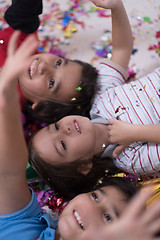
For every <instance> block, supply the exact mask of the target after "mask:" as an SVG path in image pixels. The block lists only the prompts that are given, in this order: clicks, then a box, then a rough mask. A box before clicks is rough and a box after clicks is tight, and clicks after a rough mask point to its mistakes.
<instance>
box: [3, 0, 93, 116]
mask: <svg viewBox="0 0 160 240" xmlns="http://www.w3.org/2000/svg"><path fill="white" fill-rule="evenodd" d="M41 13H42V0H35V1H30V0H13V1H12V5H11V6H10V7H9V8H8V9H7V11H6V13H5V16H4V18H5V20H6V21H7V23H8V24H9V27H8V28H6V29H4V30H2V31H0V39H1V40H3V44H0V52H1V55H0V67H1V68H2V66H3V63H4V61H5V58H6V49H7V45H8V41H9V39H10V37H11V35H12V33H13V32H14V30H15V29H18V30H21V31H22V34H21V36H20V38H19V44H21V43H22V41H23V40H24V39H25V38H26V36H28V34H29V33H33V32H35V35H36V34H37V33H36V30H37V28H38V26H39V18H38V15H39V14H41ZM96 79H97V71H96V69H95V68H94V67H92V66H91V65H90V64H88V63H85V62H81V61H78V60H68V59H64V58H62V57H59V56H56V55H53V54H48V53H41V54H38V53H37V54H34V55H33V58H32V62H31V64H30V66H29V67H28V68H26V69H24V71H23V72H22V73H21V75H20V76H18V85H19V92H20V95H21V103H22V109H23V111H26V108H25V107H26V105H27V106H28V108H27V109H28V111H29V112H31V113H32V114H33V111H32V109H34V110H35V112H38V113H41V114H40V115H41V117H43V120H46V121H47V120H48V121H51V120H52V121H55V120H57V119H60V118H61V117H63V116H65V115H67V114H69V113H72V114H73V113H74V114H82V115H87V116H88V111H89V110H90V107H91V103H92V99H93V97H94V94H95V92H96ZM76 89H77V90H76ZM26 100H27V102H26ZM46 101H47V102H46ZM24 105H25V107H24ZM59 109H60V110H59ZM34 116H36V117H37V115H36V114H34ZM54 118H55V119H54Z"/></svg>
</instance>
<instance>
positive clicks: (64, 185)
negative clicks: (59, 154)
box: [29, 138, 118, 200]
mask: <svg viewBox="0 0 160 240" xmlns="http://www.w3.org/2000/svg"><path fill="white" fill-rule="evenodd" d="M32 139H33V138H32ZM32 139H31V141H30V143H29V162H30V164H31V166H32V167H33V168H34V169H35V170H36V171H37V173H38V174H39V176H40V177H41V178H42V179H43V180H44V181H45V182H46V183H47V184H48V185H49V187H50V188H51V189H53V190H54V191H55V192H56V193H57V195H58V196H61V197H64V199H66V200H70V199H72V198H73V197H75V196H76V195H78V194H80V193H84V192H89V191H91V190H92V188H93V187H94V186H95V185H96V183H97V181H98V179H99V178H101V177H104V175H106V174H107V175H110V174H114V173H117V172H118V169H117V168H116V166H115V165H114V164H113V161H112V159H110V158H107V159H106V158H100V157H94V158H93V159H91V160H90V161H89V162H92V163H93V167H92V170H91V171H90V173H88V174H87V175H82V174H80V173H79V172H78V171H77V169H78V167H79V166H80V165H81V164H83V163H84V162H82V161H78V160H77V161H74V162H72V163H63V165H56V166H53V165H52V164H50V163H48V162H45V161H44V160H43V158H42V157H41V156H40V154H39V153H38V151H37V150H36V149H35V148H34V147H33V143H32Z"/></svg>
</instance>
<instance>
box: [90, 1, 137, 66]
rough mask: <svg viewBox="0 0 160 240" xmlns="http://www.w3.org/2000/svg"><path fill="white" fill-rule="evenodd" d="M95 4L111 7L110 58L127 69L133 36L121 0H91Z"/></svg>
mask: <svg viewBox="0 0 160 240" xmlns="http://www.w3.org/2000/svg"><path fill="white" fill-rule="evenodd" d="M91 2H93V3H94V4H95V5H96V6H98V7H103V8H106V9H111V13H112V47H113V49H112V58H111V60H113V61H114V62H116V63H118V64H119V65H120V66H122V67H123V68H125V69H127V67H128V63H129V60H130V56H131V53H132V49H133V37H132V31H131V27H130V23H129V20H128V16H127V13H126V10H125V8H124V5H123V3H122V1H121V0H91Z"/></svg>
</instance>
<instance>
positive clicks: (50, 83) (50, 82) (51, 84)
mask: <svg viewBox="0 0 160 240" xmlns="http://www.w3.org/2000/svg"><path fill="white" fill-rule="evenodd" d="M53 86H54V80H53V79H52V80H51V81H49V88H52V87H53Z"/></svg>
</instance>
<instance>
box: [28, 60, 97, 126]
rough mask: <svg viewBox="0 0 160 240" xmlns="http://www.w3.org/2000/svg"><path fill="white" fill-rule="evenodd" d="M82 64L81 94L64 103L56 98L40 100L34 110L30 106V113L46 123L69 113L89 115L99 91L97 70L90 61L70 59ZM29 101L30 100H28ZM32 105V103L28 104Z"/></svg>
mask: <svg viewBox="0 0 160 240" xmlns="http://www.w3.org/2000/svg"><path fill="white" fill-rule="evenodd" d="M69 61H72V62H75V63H77V64H80V65H81V66H82V73H81V74H82V77H81V84H80V87H81V88H82V91H80V92H79V93H80V94H79V96H78V97H76V100H75V101H73V102H71V103H62V102H58V101H56V100H45V101H42V102H39V103H38V104H37V106H36V107H35V109H34V110H32V108H31V107H28V111H29V114H32V116H33V117H36V118H38V119H40V120H42V121H45V122H46V123H53V122H56V121H58V120H60V119H61V118H63V117H64V116H67V115H81V116H87V117H89V111H90V108H91V105H92V103H93V99H94V96H95V94H96V91H97V77H98V72H97V70H96V69H95V68H94V67H93V66H92V65H91V64H89V63H86V62H82V61H79V60H69ZM28 103H29V102H28ZM28 106H30V104H28Z"/></svg>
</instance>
